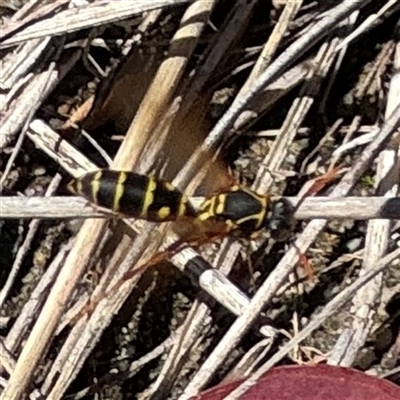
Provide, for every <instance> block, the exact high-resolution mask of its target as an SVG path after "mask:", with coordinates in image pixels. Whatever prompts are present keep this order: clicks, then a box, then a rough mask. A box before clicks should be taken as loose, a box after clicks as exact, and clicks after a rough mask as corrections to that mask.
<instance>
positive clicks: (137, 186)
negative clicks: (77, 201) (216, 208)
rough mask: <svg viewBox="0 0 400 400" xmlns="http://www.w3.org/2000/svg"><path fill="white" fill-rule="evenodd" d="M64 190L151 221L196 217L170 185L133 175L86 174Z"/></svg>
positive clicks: (115, 172)
mask: <svg viewBox="0 0 400 400" xmlns="http://www.w3.org/2000/svg"><path fill="white" fill-rule="evenodd" d="M68 188H69V190H70V191H72V192H73V193H76V194H78V195H81V196H83V197H85V198H86V199H87V200H89V201H90V202H91V203H94V204H96V205H98V206H100V207H104V208H108V209H110V210H112V211H114V212H117V213H121V214H123V215H126V216H129V217H133V218H140V219H146V220H148V221H152V222H167V221H174V220H176V219H177V218H179V217H182V216H190V217H195V216H196V215H197V214H196V212H195V210H194V209H193V207H192V205H191V204H190V202H189V201H188V199H187V197H186V196H185V195H183V194H182V193H181V192H180V191H179V190H178V189H176V188H175V187H174V186H173V185H172V184H170V183H169V182H165V181H162V180H160V179H156V178H155V177H152V176H147V175H140V174H136V173H134V172H125V171H113V170H107V169H104V170H98V171H94V172H89V173H87V174H85V175H83V176H81V177H80V178H77V179H74V180H72V181H71V182H70V183H69V185H68Z"/></svg>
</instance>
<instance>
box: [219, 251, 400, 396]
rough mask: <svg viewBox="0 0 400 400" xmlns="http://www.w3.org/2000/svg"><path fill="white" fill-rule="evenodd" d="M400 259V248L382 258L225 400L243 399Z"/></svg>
mask: <svg viewBox="0 0 400 400" xmlns="http://www.w3.org/2000/svg"><path fill="white" fill-rule="evenodd" d="M399 258H400V248H398V249H396V250H394V251H392V252H391V253H389V254H388V255H387V256H385V257H383V258H381V259H380V260H379V261H378V263H377V264H375V265H374V267H373V268H372V269H370V270H369V271H368V272H367V273H365V274H364V275H362V276H360V277H359V278H358V279H357V280H356V281H355V282H353V283H352V284H351V285H349V286H348V287H347V288H346V289H344V290H342V291H341V292H340V293H339V294H338V295H337V296H336V297H335V298H333V299H332V300H331V301H330V302H329V303H328V304H327V305H326V306H325V307H324V308H323V310H322V311H321V312H319V313H318V314H315V315H314V316H313V318H312V320H311V321H310V322H309V324H308V325H307V326H306V327H305V328H304V329H303V330H302V331H301V332H299V333H298V334H297V335H296V336H295V337H294V338H293V339H292V340H290V341H289V342H288V343H287V344H286V345H285V346H283V347H282V348H281V349H280V350H279V351H277V352H276V353H275V354H274V355H273V356H272V357H271V358H270V359H269V360H268V361H267V362H266V363H265V364H263V365H262V366H261V367H260V368H259V369H258V370H257V371H255V372H254V373H253V374H252V375H251V377H250V378H248V379H247V380H246V381H244V382H243V383H242V384H241V385H240V386H239V387H238V388H236V389H235V390H234V391H233V392H231V393H230V394H229V395H228V396H227V397H225V400H238V399H241V398H243V395H244V393H246V391H247V390H249V389H250V388H251V387H252V386H254V385H255V384H256V383H257V382H258V380H259V379H260V378H261V377H262V376H263V375H264V374H265V373H266V372H267V371H268V370H269V369H270V368H272V367H273V366H274V365H275V364H276V363H278V362H279V361H280V360H282V358H283V357H285V356H286V355H287V354H288V353H289V352H290V351H291V350H292V349H293V348H294V347H295V346H296V345H298V344H299V343H300V342H301V341H303V340H304V339H305V338H307V337H308V336H309V335H310V334H311V333H312V332H313V331H314V330H315V329H317V328H318V327H320V326H321V325H322V324H323V323H324V321H326V319H327V318H328V317H330V316H331V315H332V314H333V313H335V312H336V311H337V310H338V309H340V307H342V306H343V305H344V304H345V303H346V302H347V301H348V300H349V299H350V298H351V297H352V296H354V295H355V294H356V293H357V291H359V290H361V289H362V288H363V287H364V286H365V285H366V284H367V283H368V282H369V281H371V279H373V278H374V277H375V276H376V275H378V274H379V273H381V272H382V271H384V270H385V269H386V268H388V267H389V266H390V265H392V263H393V262H395V261H396V260H397V261H398V259H399Z"/></svg>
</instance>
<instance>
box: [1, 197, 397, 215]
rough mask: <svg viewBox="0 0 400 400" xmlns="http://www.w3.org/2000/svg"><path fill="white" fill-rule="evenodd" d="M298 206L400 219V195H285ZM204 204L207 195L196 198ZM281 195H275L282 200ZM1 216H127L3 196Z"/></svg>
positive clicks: (74, 201) (80, 203)
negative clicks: (335, 196) (393, 196)
mask: <svg viewBox="0 0 400 400" xmlns="http://www.w3.org/2000/svg"><path fill="white" fill-rule="evenodd" d="M283 198H284V199H286V200H287V201H288V202H289V203H290V204H292V206H293V207H294V208H296V207H297V205H298V203H299V202H300V205H299V208H298V209H296V211H295V214H294V217H295V218H296V219H315V218H319V219H338V220H345V219H354V220H369V219H378V218H388V219H400V198H399V197H395V198H387V197H383V196H381V197H379V196H378V197H372V196H371V197H337V198H332V197H307V198H305V199H299V198H298V197H283ZM192 199H193V201H194V202H195V204H197V205H200V204H201V202H202V201H203V199H204V198H202V197H197V198H192ZM278 199H281V197H272V200H273V201H275V200H278ZM0 201H1V208H0V218H17V219H23V218H43V219H64V218H105V219H110V218H123V216H121V215H118V214H115V213H112V212H110V211H106V210H100V209H99V208H94V207H92V206H91V205H90V204H89V203H88V202H87V200H85V199H83V198H81V197H67V196H65V197H57V196H53V197H20V196H18V197H0Z"/></svg>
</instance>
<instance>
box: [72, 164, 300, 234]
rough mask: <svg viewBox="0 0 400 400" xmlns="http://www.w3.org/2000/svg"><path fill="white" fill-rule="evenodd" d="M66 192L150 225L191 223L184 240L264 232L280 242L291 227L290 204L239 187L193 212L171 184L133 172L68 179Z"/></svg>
mask: <svg viewBox="0 0 400 400" xmlns="http://www.w3.org/2000/svg"><path fill="white" fill-rule="evenodd" d="M68 189H69V190H70V191H71V192H73V193H75V194H78V195H80V196H83V197H85V198H86V199H87V200H89V201H90V202H91V203H93V204H95V205H96V206H99V207H102V208H106V209H109V210H111V211H114V212H116V213H120V214H122V215H123V216H127V217H133V218H139V219H145V220H147V221H150V222H168V221H176V223H179V221H181V220H185V222H186V225H188V224H187V222H189V226H190V224H191V225H192V226H191V227H190V230H191V232H190V234H189V236H188V235H187V234H185V235H184V236H183V240H185V241H191V240H201V241H207V239H212V238H215V237H222V236H224V235H229V234H232V235H234V236H235V237H240V236H243V237H249V236H251V235H252V234H254V233H256V232H258V231H260V230H262V229H264V228H266V229H268V230H269V231H270V233H271V236H272V237H273V238H276V239H280V238H282V237H284V236H286V233H287V231H288V230H289V229H291V225H292V213H293V210H292V207H291V205H290V203H288V202H286V201H284V199H281V200H278V201H275V202H273V201H272V200H271V199H270V197H269V196H268V195H260V194H257V193H256V192H254V191H252V190H250V189H248V188H245V187H242V186H239V185H234V186H232V187H231V188H229V190H226V191H224V192H220V193H217V194H214V195H211V196H209V197H206V199H205V200H204V202H203V203H202V204H201V205H200V207H199V209H198V210H195V208H194V206H193V205H192V204H191V202H190V201H189V198H188V197H187V196H186V195H185V194H183V193H182V192H181V191H179V190H178V189H177V188H175V187H174V186H173V185H172V184H171V183H169V182H166V181H163V180H161V179H157V178H155V177H153V176H147V175H140V174H137V173H134V172H127V171H113V170H98V171H94V172H89V173H87V174H84V175H83V176H81V177H79V178H77V179H74V180H72V181H71V182H70V183H69V185H68ZM176 231H177V232H178V233H181V232H182V230H181V229H176ZM188 239H189V240H188Z"/></svg>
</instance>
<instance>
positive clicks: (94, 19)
mask: <svg viewBox="0 0 400 400" xmlns="http://www.w3.org/2000/svg"><path fill="white" fill-rule="evenodd" d="M188 1H189V0H156V1H154V0H136V1H134V2H130V1H113V0H110V1H96V2H94V3H87V4H85V6H83V7H79V8H69V9H66V10H62V11H60V12H58V13H55V14H54V15H52V16H51V18H46V19H44V20H43V19H39V20H38V21H36V23H32V24H30V25H27V26H26V27H25V28H24V29H21V30H20V31H18V32H16V33H15V34H13V35H12V36H11V37H9V38H7V39H5V40H3V41H2V42H1V43H0V49H1V48H5V47H10V46H12V45H15V44H18V43H21V42H24V41H26V40H29V39H34V38H38V37H43V36H55V35H62V34H66V33H71V32H75V31H78V30H81V29H86V28H91V27H94V26H98V25H103V24H109V23H111V22H115V21H119V20H123V19H128V18H131V17H133V16H134V15H140V14H142V13H144V12H146V11H151V10H155V9H157V8H162V7H166V6H171V5H176V4H182V3H187V2H188ZM8 29H11V27H8Z"/></svg>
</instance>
